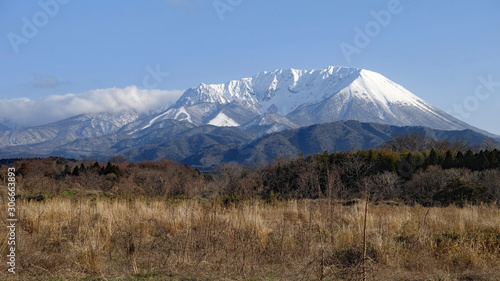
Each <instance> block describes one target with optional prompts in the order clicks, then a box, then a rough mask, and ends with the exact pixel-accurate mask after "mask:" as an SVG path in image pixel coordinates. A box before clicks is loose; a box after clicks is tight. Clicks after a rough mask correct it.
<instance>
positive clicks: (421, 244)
mask: <svg viewBox="0 0 500 281" xmlns="http://www.w3.org/2000/svg"><path fill="white" fill-rule="evenodd" d="M18 203H20V207H19V209H18V213H19V216H20V217H19V218H20V220H19V223H18V224H19V228H18V233H17V237H18V245H19V248H18V252H17V255H18V264H17V271H18V272H19V273H18V274H17V275H16V277H15V278H14V277H13V276H11V275H8V274H7V273H6V272H7V271H6V270H7V265H6V264H5V262H2V263H1V264H0V270H1V273H0V279H1V280H10V279H12V280H80V279H83V280H140V279H142V278H144V279H153V280H235V279H236V280H361V279H362V278H363V268H362V262H363V251H364V249H363V223H364V207H365V206H364V202H362V201H360V202H358V203H357V204H355V205H352V206H343V205H342V204H339V203H336V204H329V203H328V202H327V201H322V200H303V201H288V202H275V203H274V204H266V203H265V202H263V201H243V202H240V203H238V204H232V205H231V204H230V205H228V206H226V205H224V204H222V203H221V201H219V200H201V199H200V200H178V201H160V200H148V199H137V200H110V199H78V198H66V199H63V198H54V199H50V200H45V201H42V202H33V201H32V202H18ZM4 205H5V204H2V206H4ZM2 208H3V207H2ZM6 213H7V212H6V210H3V209H2V210H1V213H0V217H1V218H2V219H3V220H5V219H6ZM6 235H7V230H6V228H4V227H1V228H0V237H6ZM3 243H5V241H0V244H3ZM366 248H367V249H366V256H367V262H366V267H367V274H368V280H500V273H499V272H500V210H499V209H498V208H497V207H494V206H468V207H465V208H458V207H446V208H424V207H420V206H416V207H408V206H394V205H386V204H379V205H370V206H369V212H368V216H367V246H366ZM0 249H4V247H0ZM1 256H2V257H4V258H2V260H5V256H6V252H5V251H3V252H2V253H1ZM8 278H10V279H8Z"/></svg>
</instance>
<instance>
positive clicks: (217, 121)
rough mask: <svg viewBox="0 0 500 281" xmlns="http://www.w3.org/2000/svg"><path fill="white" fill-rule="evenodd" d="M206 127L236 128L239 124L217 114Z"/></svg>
mask: <svg viewBox="0 0 500 281" xmlns="http://www.w3.org/2000/svg"><path fill="white" fill-rule="evenodd" d="M208 125H213V126H217V127H238V126H239V125H240V124H238V123H237V122H236V121H234V120H233V119H231V118H229V117H228V116H227V115H226V114H224V113H222V112H220V113H219V114H217V116H215V118H214V119H212V120H210V122H208Z"/></svg>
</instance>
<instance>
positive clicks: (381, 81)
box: [146, 66, 485, 133]
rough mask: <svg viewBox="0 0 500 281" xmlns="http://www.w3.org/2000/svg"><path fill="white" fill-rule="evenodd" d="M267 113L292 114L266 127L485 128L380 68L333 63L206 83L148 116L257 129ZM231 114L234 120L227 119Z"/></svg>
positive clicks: (284, 115) (264, 128) (264, 129)
mask: <svg viewBox="0 0 500 281" xmlns="http://www.w3.org/2000/svg"><path fill="white" fill-rule="evenodd" d="M265 114H276V115H279V116H282V117H286V121H284V119H280V120H278V119H276V118H271V119H274V120H275V121H274V122H275V123H276V124H274V125H273V124H265V125H262V126H261V127H262V129H263V132H269V131H273V130H281V129H282V128H283V129H284V128H291V126H295V125H297V126H299V127H300V126H307V125H312V124H318V123H326V122H334V121H339V120H358V121H362V122H376V123H384V124H391V125H398V126H425V127H430V128H434V129H442V130H462V129H473V130H475V131H478V132H481V133H485V132H484V131H482V130H479V129H477V128H475V127H473V126H470V125H468V124H466V123H464V122H462V121H460V120H458V119H456V118H454V117H452V116H450V115H448V114H446V113H444V112H443V111H441V110H439V109H437V108H435V107H433V106H431V105H430V104H428V103H427V102H425V101H424V100H422V99H421V98H419V97H417V96H416V95H414V94H412V93H411V92H410V91H408V90H406V89H405V88H404V87H402V86H401V85H398V84H396V83H394V82H392V81H391V80H389V79H387V78H386V77H384V76H382V75H380V74H378V73H375V72H372V71H368V70H364V69H359V68H347V67H333V66H330V67H327V68H324V69H320V70H296V69H278V70H274V71H271V72H266V71H265V72H261V73H259V74H257V75H255V76H253V77H250V78H243V79H241V80H233V81H230V82H227V83H224V84H211V85H207V84H201V85H200V86H198V87H196V88H191V89H188V90H187V91H185V92H184V94H183V95H182V96H181V97H180V98H179V100H178V101H177V102H176V103H175V104H174V105H172V106H171V107H170V108H169V109H168V110H167V111H165V112H163V113H162V114H161V115H159V117H154V116H153V117H151V119H150V120H149V121H148V122H150V123H151V124H152V123H154V122H159V121H161V120H165V119H176V120H185V121H188V122H190V123H192V124H194V125H196V126H200V125H206V124H213V125H216V126H228V125H231V126H241V128H243V129H245V128H250V127H252V128H253V130H255V129H256V128H257V127H255V125H256V124H255V120H256V119H255V118H259V117H262V116H264V115H265ZM224 116H225V117H224ZM225 118H227V119H231V120H232V121H231V122H230V123H227V122H222V121H221V120H222V119H225ZM220 119H221V120H220ZM271 119H270V120H271ZM252 122H253V123H252ZM283 122H285V123H283ZM287 122H291V123H292V124H293V125H290V124H286V123H287ZM247 124H248V125H247ZM146 128H147V127H146Z"/></svg>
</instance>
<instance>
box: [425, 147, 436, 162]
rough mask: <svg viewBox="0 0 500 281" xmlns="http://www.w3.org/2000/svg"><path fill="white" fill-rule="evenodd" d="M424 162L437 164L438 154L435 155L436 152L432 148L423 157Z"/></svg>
mask: <svg viewBox="0 0 500 281" xmlns="http://www.w3.org/2000/svg"><path fill="white" fill-rule="evenodd" d="M425 164H426V165H427V166H430V165H437V164H438V156H437V153H436V151H435V150H434V148H433V149H431V152H430V153H429V156H428V157H427V159H425Z"/></svg>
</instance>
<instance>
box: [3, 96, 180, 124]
mask: <svg viewBox="0 0 500 281" xmlns="http://www.w3.org/2000/svg"><path fill="white" fill-rule="evenodd" d="M182 93H183V91H177V90H173V91H166V90H144V89H138V88H137V87H136V86H129V87H126V88H123V89H120V88H108V89H98V90H92V91H88V92H84V93H80V94H71V93H70V94H66V95H52V96H49V97H46V98H41V99H37V100H31V99H28V98H17V99H9V100H0V120H1V119H4V120H11V121H13V122H15V123H16V124H17V125H19V126H24V127H30V126H37V125H42V124H46V123H49V122H54V121H58V120H61V119H65V118H69V117H71V116H75V115H78V114H84V113H99V112H112V113H114V112H121V111H124V110H134V111H136V112H138V113H147V112H149V111H151V110H157V109H159V108H162V107H163V108H165V107H168V106H169V105H171V104H172V103H175V102H176V101H177V99H178V98H179V97H180V96H181V95H182Z"/></svg>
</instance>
